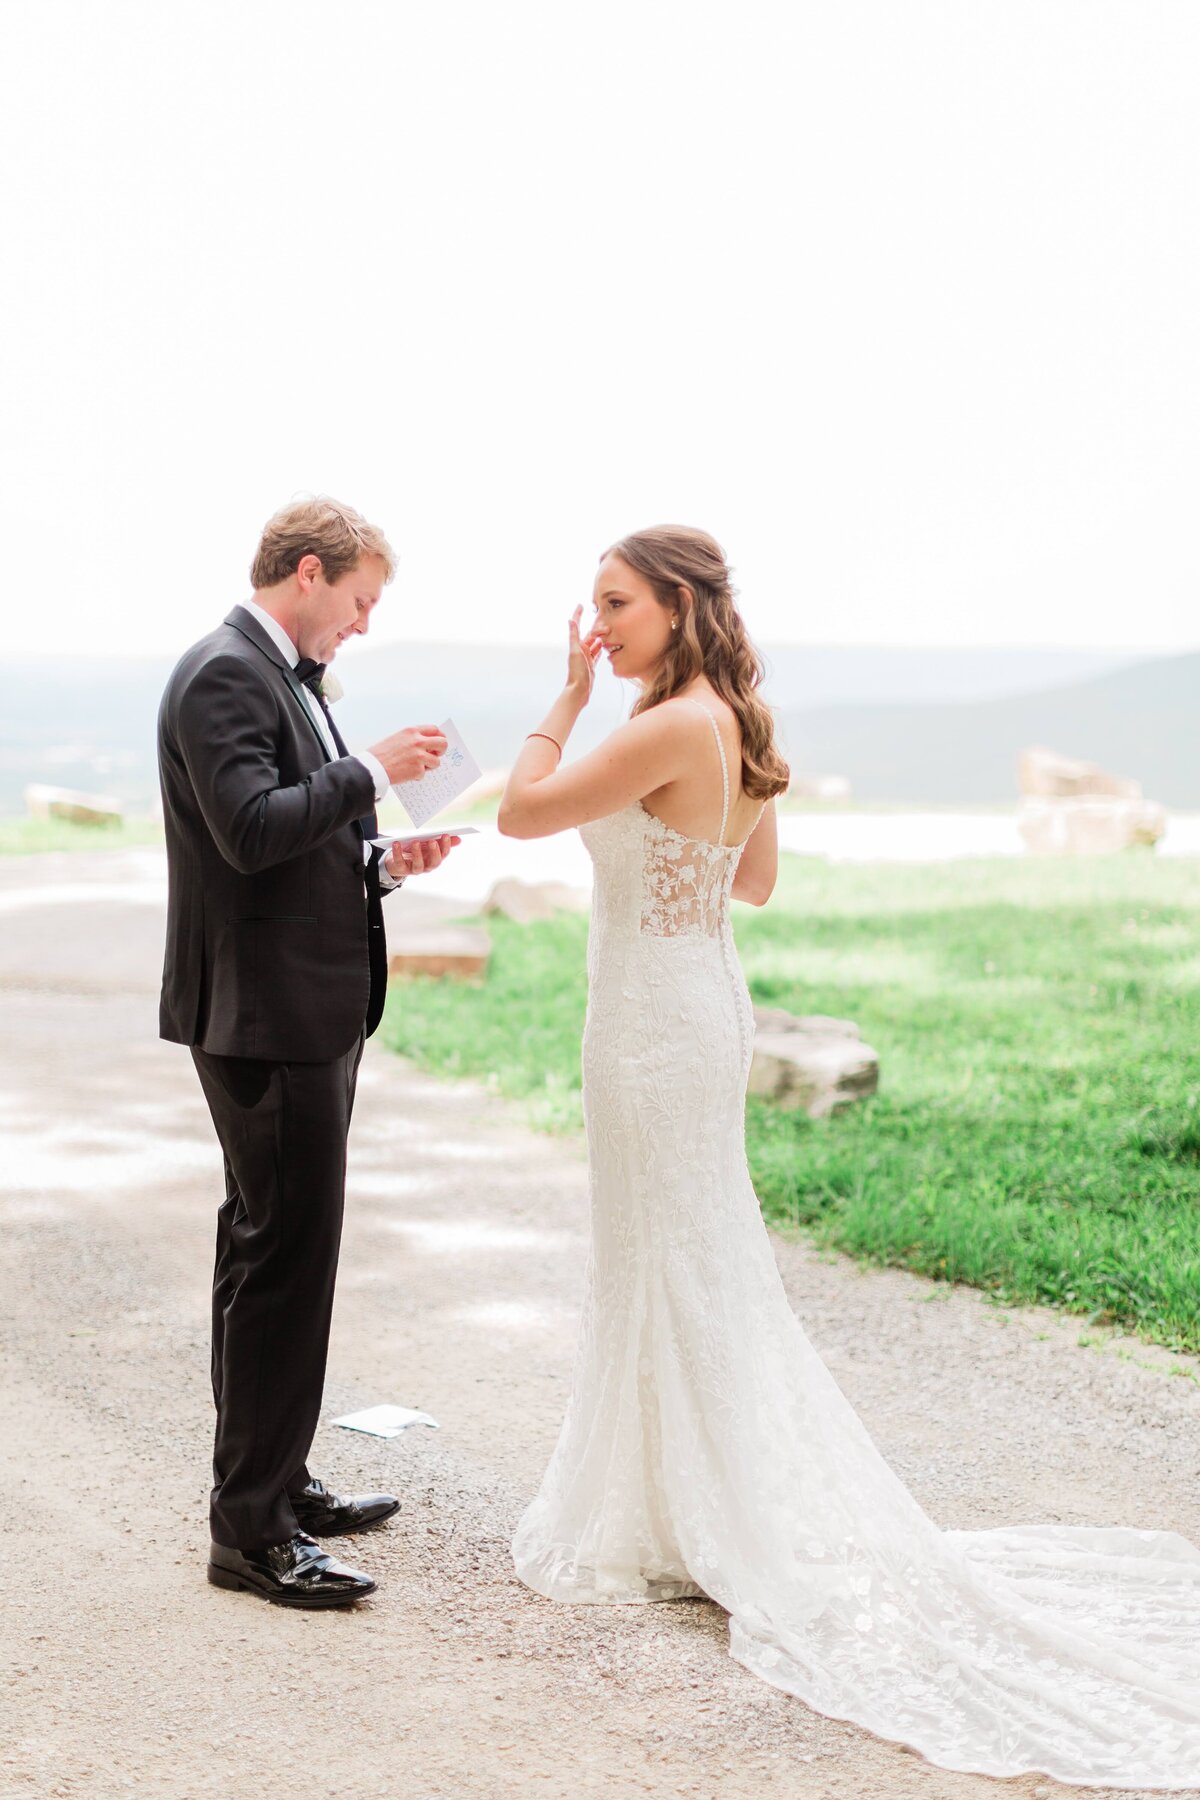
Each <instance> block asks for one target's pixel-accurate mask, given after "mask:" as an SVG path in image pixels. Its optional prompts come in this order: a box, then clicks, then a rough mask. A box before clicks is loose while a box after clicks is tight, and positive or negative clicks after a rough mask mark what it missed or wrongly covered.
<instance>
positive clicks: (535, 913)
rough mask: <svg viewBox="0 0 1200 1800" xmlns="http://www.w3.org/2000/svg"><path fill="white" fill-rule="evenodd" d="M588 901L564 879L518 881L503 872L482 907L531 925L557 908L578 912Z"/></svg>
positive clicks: (551, 913) (579, 890) (487, 911)
mask: <svg viewBox="0 0 1200 1800" xmlns="http://www.w3.org/2000/svg"><path fill="white" fill-rule="evenodd" d="M587 904H588V896H587V894H586V893H584V891H583V890H582V889H581V888H573V887H568V886H567V885H566V883H565V882H563V881H518V879H517V877H516V876H515V875H505V876H503V877H502V878H501V879H500V880H499V881H497V882H496V884H495V885H494V887H493V888H492V891H491V893H490V894H489V895H488V897H487V899H486V900H485V901H484V903H483V910H484V912H485V913H493V914H497V915H499V917H501V918H504V919H512V920H514V921H515V922H516V924H518V925H531V924H534V923H535V922H536V921H537V920H540V919H552V918H553V917H554V915H555V913H557V912H579V911H581V910H583V909H585V908H586V907H587Z"/></svg>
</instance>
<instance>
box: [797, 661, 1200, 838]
mask: <svg viewBox="0 0 1200 1800" xmlns="http://www.w3.org/2000/svg"><path fill="white" fill-rule="evenodd" d="M1198 703H1200V652H1198V653H1194V654H1192V655H1188V656H1172V657H1163V658H1158V659H1156V660H1154V661H1149V662H1143V663H1136V664H1134V665H1133V666H1131V667H1129V668H1124V669H1118V670H1115V671H1113V672H1112V673H1109V674H1106V675H1101V676H1098V677H1096V678H1095V679H1093V680H1090V681H1086V682H1079V683H1076V684H1074V685H1071V686H1068V687H1061V688H1053V689H1049V690H1046V691H1043V692H1040V693H1036V694H1024V695H1018V696H1014V697H1010V698H1006V699H999V700H990V701H983V702H975V703H973V704H971V705H964V704H957V705H925V706H906V705H884V706H828V707H813V708H806V709H797V710H792V711H789V712H786V713H785V714H783V715H782V717H781V721H780V723H781V728H782V732H783V736H784V738H785V740H786V742H787V746H788V752H789V755H790V756H791V758H792V759H793V763H794V766H795V767H796V768H798V769H803V770H809V771H812V772H821V773H829V774H838V775H845V776H846V777H847V778H848V779H849V781H850V784H851V791H852V793H853V795H854V798H855V799H856V800H860V801H871V800H879V801H888V802H905V801H914V802H915V801H927V802H932V803H937V804H940V805H952V804H955V803H960V804H968V805H969V804H974V805H984V804H995V803H1002V802H1004V801H1008V800H1011V799H1012V798H1013V797H1014V795H1015V793H1016V762H1017V756H1018V754H1019V753H1020V751H1021V750H1023V749H1025V748H1026V747H1028V746H1029V745H1031V744H1045V745H1048V746H1049V747H1050V748H1051V749H1054V750H1059V751H1062V752H1063V753H1064V754H1065V755H1067V756H1079V757H1084V758H1086V759H1087V760H1088V761H1090V762H1097V763H1100V764H1102V765H1103V766H1104V767H1105V768H1106V769H1108V770H1110V771H1111V773H1113V774H1115V775H1123V776H1132V777H1134V778H1135V779H1136V780H1138V781H1140V782H1141V783H1142V786H1143V788H1144V789H1145V791H1146V793H1147V795H1148V796H1149V797H1150V798H1151V799H1154V800H1161V801H1162V802H1163V804H1164V805H1166V806H1171V807H1176V808H1192V807H1200V730H1198V729H1197V712H1198Z"/></svg>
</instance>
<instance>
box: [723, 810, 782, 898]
mask: <svg viewBox="0 0 1200 1800" xmlns="http://www.w3.org/2000/svg"><path fill="white" fill-rule="evenodd" d="M778 873H779V829H778V826H777V825H776V822H775V802H774V801H773V800H768V801H767V804H766V807H765V808H764V810H763V816H762V818H761V819H760V820H759V821H758V824H757V825H756V826H755V827H754V830H753V831H752V832H751V833H750V836H749V838H748V839H747V840H746V848H745V849H744V850H743V851H742V860H741V861H740V862H739V863H738V869H737V874H736V875H735V876H734V878H733V887H732V888H731V889H730V892H731V893H732V895H733V897H734V899H735V900H746V901H748V902H749V903H750V905H751V906H765V905H766V904H767V901H768V900H769V899H770V898H771V895H772V893H773V892H774V890H775V877H776V876H777V875H778Z"/></svg>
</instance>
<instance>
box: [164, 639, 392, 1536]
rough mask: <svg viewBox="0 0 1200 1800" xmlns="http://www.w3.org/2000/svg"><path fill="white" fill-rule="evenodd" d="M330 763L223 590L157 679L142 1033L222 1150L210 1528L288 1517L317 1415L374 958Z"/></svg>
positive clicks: (243, 1531) (274, 664)
mask: <svg viewBox="0 0 1200 1800" xmlns="http://www.w3.org/2000/svg"><path fill="white" fill-rule="evenodd" d="M329 724H330V728H331V732H332V736H333V738H334V741H335V743H336V746H337V748H338V749H339V750H340V751H342V752H343V754H342V755H340V756H339V757H338V758H337V759H336V760H331V759H330V756H329V752H328V750H327V748H326V746H325V744H324V743H323V741H322V737H321V733H320V731H319V729H318V728H317V725H316V723H315V721H314V718H313V716H312V714H311V713H310V712H309V710H308V708H307V704H306V701H305V699H304V697H303V695H302V692H301V688H300V684H299V681H298V680H297V678H296V675H295V674H294V673H293V670H292V668H291V666H290V665H289V662H288V659H287V658H286V656H285V655H284V654H283V652H282V650H281V649H280V648H279V647H278V646H277V645H276V644H275V643H274V641H273V640H272V638H271V636H270V633H269V632H267V631H266V630H265V629H264V628H263V626H262V625H261V624H260V623H259V621H258V620H257V619H256V618H255V617H254V616H253V614H251V613H249V612H247V611H246V610H245V609H244V608H242V607H235V608H234V609H233V611H232V612H231V613H230V614H229V617H228V618H227V619H226V620H225V623H224V624H223V625H221V626H220V627H218V629H217V630H216V631H214V632H212V633H210V635H209V636H208V637H206V638H203V639H202V640H201V641H200V643H198V644H195V645H193V647H192V648H191V649H190V650H189V651H187V652H186V654H185V655H184V656H183V658H182V659H181V660H180V662H179V664H178V666H177V668H176V669H175V671H174V673H173V674H172V676H171V678H170V680H169V682H168V683H167V688H166V692H165V693H164V695H163V701H162V706H161V708H160V712H159V722H158V744H159V765H160V775H161V782H162V795H163V816H164V822H165V827H166V841H167V870H168V902H167V943H166V956H165V961H164V968H163V987H162V1005H161V1015H160V1030H161V1034H162V1036H163V1037H165V1038H168V1039H170V1040H171V1041H172V1042H175V1043H182V1044H187V1045H189V1046H190V1047H191V1051H192V1058H193V1060H194V1062H195V1064H196V1069H197V1072H198V1074H199V1076H200V1082H201V1085H202V1087H203V1089H204V1094H205V1098H206V1100H207V1101H208V1106H209V1110H210V1112H211V1114H212V1118H213V1123H214V1125H215V1126H216V1131H217V1136H218V1138H219V1140H220V1143H221V1148H222V1150H223V1151H224V1155H225V1189H226V1197H225V1201H224V1204H223V1205H222V1206H221V1207H220V1208H219V1211H218V1215H217V1260H216V1273H215V1277H214V1282H213V1352H212V1383H213V1398H214V1400H215V1402H216V1407H217V1429H216V1442H215V1447H214V1453H213V1472H214V1477H215V1485H214V1487H213V1493H212V1512H211V1518H212V1535H213V1539H214V1541H215V1542H217V1543H219V1544H223V1545H226V1546H228V1547H231V1548H235V1549H239V1550H256V1549H260V1548H262V1547H263V1546H265V1545H269V1544H277V1543H281V1542H283V1541H284V1540H286V1539H289V1538H291V1537H292V1535H293V1534H294V1532H295V1531H296V1529H297V1527H296V1517H295V1513H294V1511H293V1509H292V1505H291V1500H290V1498H289V1496H291V1495H294V1494H297V1493H299V1492H300V1490H301V1489H303V1488H304V1486H305V1485H306V1484H307V1482H308V1480H309V1474H308V1470H307V1468H306V1466H305V1459H306V1457H307V1455H308V1451H309V1446H310V1444H311V1442H312V1438H313V1433H314V1431H315V1430H316V1425H317V1420H318V1417H319V1414H320V1405H321V1392H322V1388H323V1386H324V1379H325V1357H326V1348H327V1344H328V1338H329V1324H330V1316H331V1312H332V1307H333V1289H334V1280H335V1277H336V1273H337V1260H338V1249H339V1244H340V1239H341V1226H342V1206H343V1193H344V1188H345V1174H346V1134H347V1131H348V1129H349V1124H350V1113H351V1109H352V1107H353V1103H354V1089H355V1081H356V1077H357V1072H358V1062H359V1058H360V1056H361V1054H362V1046H363V1040H364V1038H365V1037H366V1036H367V1035H368V1034H369V1033H370V1032H371V1031H372V1030H373V1029H374V1027H375V1025H376V1024H377V1023H378V1020H379V1016H380V1013H381V1012H382V1009H383V994H384V988H385V986H386V971H387V957H386V951H385V947H384V937H383V923H382V915H381V906H380V888H379V875H378V852H377V851H372V852H371V857H372V860H371V862H369V863H366V862H365V861H364V833H366V834H367V835H373V830H372V828H373V825H374V818H373V809H374V805H375V794H374V783H373V781H372V778H371V774H370V771H369V770H368V769H367V767H366V765H365V764H364V763H362V762H360V761H359V760H358V759H357V758H356V757H353V756H349V755H346V754H345V753H344V752H345V746H344V745H343V744H342V742H341V739H340V737H338V735H337V731H336V727H334V726H333V723H332V720H329Z"/></svg>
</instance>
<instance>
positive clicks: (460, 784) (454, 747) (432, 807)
mask: <svg viewBox="0 0 1200 1800" xmlns="http://www.w3.org/2000/svg"><path fill="white" fill-rule="evenodd" d="M439 729H440V730H441V733H442V736H443V737H444V738H445V740H446V751H445V754H444V756H443V757H442V758H441V760H440V761H439V763H438V765H437V767H436V769H430V770H429V772H428V773H427V774H425V775H422V776H421V779H420V780H419V781H394V782H393V783H392V792H393V794H395V796H396V798H397V800H399V802H400V804H401V806H402V807H403V808H404V810H405V812H406V813H407V814H408V816H409V818H410V819H411V820H412V822H413V824H414V825H424V824H426V823H427V822H428V821H429V820H430V819H432V818H434V817H435V816H436V815H437V814H438V813H440V812H444V811H445V810H446V808H447V807H448V806H449V805H451V804H452V802H453V801H455V800H457V799H458V796H459V795H460V794H465V793H466V791H467V789H468V788H469V787H470V786H471V785H472V783H473V782H476V781H478V780H479V777H480V776H481V775H482V774H483V770H482V769H481V768H480V767H479V764H478V763H477V762H476V761H475V758H474V757H473V756H472V755H471V752H470V751H469V750H468V749H467V746H466V745H465V744H464V743H463V741H462V737H461V736H460V734H459V730H458V727H457V725H456V724H455V723H454V720H453V719H447V720H446V721H445V723H444V724H443V725H442V726H440V727H439Z"/></svg>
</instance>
